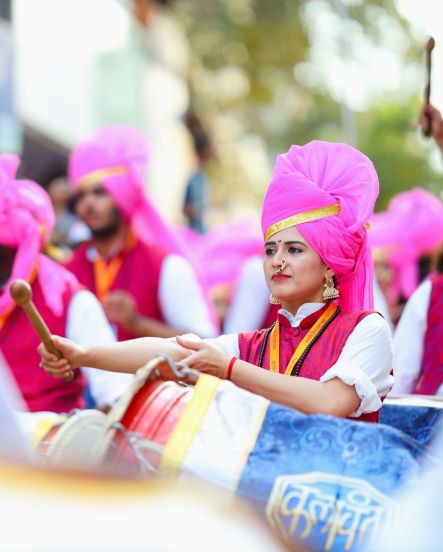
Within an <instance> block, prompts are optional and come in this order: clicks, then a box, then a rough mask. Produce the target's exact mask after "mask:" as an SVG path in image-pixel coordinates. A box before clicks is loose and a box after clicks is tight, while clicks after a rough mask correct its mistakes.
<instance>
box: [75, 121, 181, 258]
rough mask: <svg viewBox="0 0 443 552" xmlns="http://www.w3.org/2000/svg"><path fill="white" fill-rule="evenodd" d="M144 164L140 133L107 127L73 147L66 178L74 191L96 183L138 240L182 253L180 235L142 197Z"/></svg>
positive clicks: (146, 150) (143, 142)
mask: <svg viewBox="0 0 443 552" xmlns="http://www.w3.org/2000/svg"><path fill="white" fill-rule="evenodd" d="M148 161H149V147H148V143H147V140H146V137H145V135H144V134H143V133H142V132H140V131H139V130H137V129H135V128H132V127H130V126H126V125H107V126H104V127H102V128H100V129H99V130H98V131H97V132H96V133H95V134H94V135H93V136H92V137H91V138H90V139H89V140H86V141H84V142H82V143H80V144H79V145H78V146H77V147H76V148H74V150H73V151H72V153H71V155H70V157H69V168H68V172H69V178H70V180H71V182H72V184H73V186H74V189H75V191H76V192H78V191H79V190H80V189H81V188H82V187H85V186H88V184H97V183H100V184H101V185H102V186H103V187H104V188H105V189H106V190H107V192H108V193H109V194H110V195H111V196H112V198H113V200H114V201H115V203H116V205H117V207H118V208H119V210H120V211H121V212H122V213H123V216H124V217H125V218H126V219H127V220H128V221H129V222H130V224H131V227H132V230H133V231H134V233H135V235H136V236H137V237H138V238H139V239H140V240H141V241H143V242H145V243H153V242H154V241H156V240H159V239H161V244H162V247H163V248H164V249H166V250H167V251H168V252H170V253H181V254H184V247H183V244H182V242H181V239H180V236H178V235H177V234H176V233H174V232H173V230H172V228H171V227H170V226H168V224H167V223H166V222H165V221H164V220H163V218H162V216H161V215H160V213H159V212H158V211H157V209H156V208H155V207H154V205H153V204H152V203H151V201H150V200H149V199H148V197H147V196H146V194H145V191H144V186H145V178H146V173H147V169H148Z"/></svg>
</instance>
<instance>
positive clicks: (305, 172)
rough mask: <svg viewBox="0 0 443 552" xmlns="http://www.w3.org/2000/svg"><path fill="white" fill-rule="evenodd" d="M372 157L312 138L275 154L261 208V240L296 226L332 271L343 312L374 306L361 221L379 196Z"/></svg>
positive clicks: (369, 261) (365, 217) (364, 221)
mask: <svg viewBox="0 0 443 552" xmlns="http://www.w3.org/2000/svg"><path fill="white" fill-rule="evenodd" d="M378 189H379V187H378V177H377V173H376V171H375V169H374V166H373V164H372V162H371V161H370V160H369V159H368V157H366V156H365V155H364V154H363V153H361V152H360V151H358V150H357V149H355V148H353V147H351V146H349V145H347V144H339V143H331V142H322V141H312V142H309V143H308V144H306V145H304V146H292V147H291V148H290V149H289V151H288V152H287V153H285V154H283V155H279V156H278V157H277V160H276V163H275V166H274V171H273V175H272V180H271V183H270V184H269V187H268V190H267V192H266V195H265V199H264V202H263V208H262V230H263V234H264V236H265V240H268V239H269V238H270V237H271V236H272V235H273V234H275V233H276V232H278V231H279V230H282V229H283V228H288V227H290V226H294V225H295V226H297V229H298V230H299V232H300V233H301V234H302V235H303V236H304V238H305V239H306V240H307V242H308V243H309V245H310V246H311V247H312V248H313V249H314V251H316V253H317V254H318V255H319V256H320V257H321V258H322V260H323V261H324V262H325V264H326V265H327V266H328V267H329V268H331V269H332V270H333V271H334V274H335V276H336V282H337V288H338V290H339V292H340V300H339V301H340V304H341V306H342V308H343V310H345V311H351V310H357V309H372V308H373V273H374V264H373V261H372V256H371V252H370V249H369V246H368V242H367V236H366V229H365V224H366V223H367V222H368V220H369V218H370V217H371V215H372V213H373V209H374V203H375V200H376V198H377V196H378Z"/></svg>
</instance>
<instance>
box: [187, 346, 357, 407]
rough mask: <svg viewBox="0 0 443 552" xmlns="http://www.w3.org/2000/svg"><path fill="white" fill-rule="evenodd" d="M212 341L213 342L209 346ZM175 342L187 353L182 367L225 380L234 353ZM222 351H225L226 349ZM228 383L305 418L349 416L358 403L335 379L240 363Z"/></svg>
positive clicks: (351, 391)
mask: <svg viewBox="0 0 443 552" xmlns="http://www.w3.org/2000/svg"><path fill="white" fill-rule="evenodd" d="M224 337H225V338H226V337H229V336H224ZM214 341H216V340H213V341H212V342H214ZM177 342H178V343H179V344H180V345H182V347H183V350H188V351H189V352H190V354H189V355H188V356H187V357H186V358H184V359H183V363H184V364H186V365H187V366H189V367H190V368H194V369H196V370H198V371H200V372H203V373H206V374H210V375H213V376H217V377H218V378H222V379H223V378H226V377H227V369H228V365H229V362H230V359H231V357H232V354H231V353H234V350H232V351H230V352H229V353H228V354H226V353H225V352H221V351H220V350H217V349H215V348H214V347H211V346H210V345H208V343H205V342H204V341H197V342H194V341H190V340H188V339H186V338H183V337H177ZM225 345H226V343H225ZM224 350H227V347H226V346H225V347H224ZM191 351H192V352H191ZM231 380H232V381H233V383H235V384H236V385H238V386H239V387H242V388H243V389H246V390H247V391H251V392H252V393H256V394H258V395H262V396H263V397H265V398H267V399H269V400H271V401H274V402H277V403H280V404H283V405H285V406H290V407H291V408H295V409H297V410H300V411H301V412H305V413H307V414H315V413H323V414H332V415H335V416H350V415H351V414H353V413H354V412H355V411H356V410H357V408H358V407H359V405H360V401H361V400H360V397H359V396H358V394H357V392H356V390H355V387H354V386H353V385H347V384H346V383H344V382H343V381H341V380H340V379H339V378H332V379H331V380H330V381H327V382H325V383H322V382H319V381H316V380H312V379H308V378H303V377H298V378H295V377H294V378H292V377H288V376H285V375H283V374H274V373H272V372H268V371H267V370H263V369H261V368H258V367H257V366H255V365H253V364H250V363H249V362H245V361H243V360H236V361H235V364H234V366H233V369H232V373H231Z"/></svg>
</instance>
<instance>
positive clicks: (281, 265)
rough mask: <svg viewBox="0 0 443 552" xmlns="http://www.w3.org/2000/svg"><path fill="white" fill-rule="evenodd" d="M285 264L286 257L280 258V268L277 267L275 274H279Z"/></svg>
mask: <svg viewBox="0 0 443 552" xmlns="http://www.w3.org/2000/svg"><path fill="white" fill-rule="evenodd" d="M285 266H286V259H282V260H281V263H280V268H277V270H276V271H275V274H280V272H282V271H283V270H284V268H285Z"/></svg>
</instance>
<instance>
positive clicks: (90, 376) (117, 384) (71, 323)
mask: <svg viewBox="0 0 443 552" xmlns="http://www.w3.org/2000/svg"><path fill="white" fill-rule="evenodd" d="M66 337H67V338H69V339H71V340H72V341H75V342H76V343H78V344H79V345H108V344H110V343H115V341H116V338H115V335H114V333H113V331H112V328H111V326H110V325H109V322H108V319H107V318H106V315H105V313H104V310H103V307H102V306H101V304H100V302H99V300H98V299H97V298H96V297H95V295H94V294H93V293H91V292H90V291H87V290H81V291H79V292H77V293H76V294H75V295H74V297H73V298H72V300H71V302H70V304H69V307H68V312H67V320H66ZM82 370H83V373H84V374H85V376H86V378H87V380H88V384H89V390H90V392H91V396H92V398H93V399H94V401H95V402H96V404H97V406H102V405H105V404H109V405H111V404H113V403H114V402H115V401H116V400H117V399H118V398H119V397H120V395H121V394H122V393H123V392H124V391H125V390H126V388H127V387H128V385H129V384H130V382H131V380H132V378H133V375H132V374H120V373H116V372H107V371H106V370H97V369H96V368H82Z"/></svg>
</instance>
